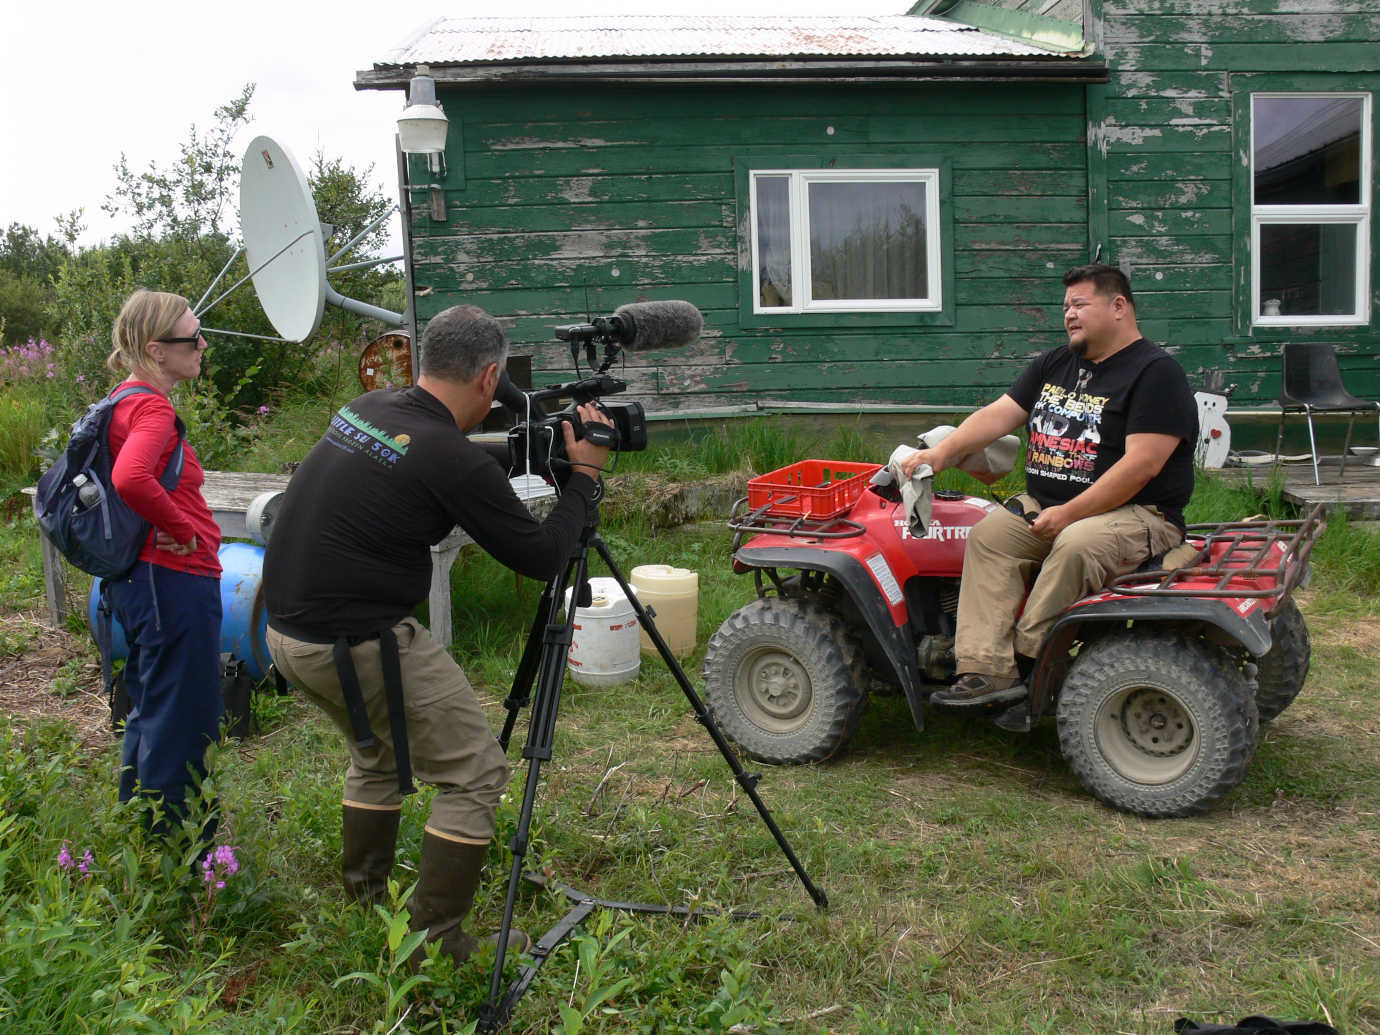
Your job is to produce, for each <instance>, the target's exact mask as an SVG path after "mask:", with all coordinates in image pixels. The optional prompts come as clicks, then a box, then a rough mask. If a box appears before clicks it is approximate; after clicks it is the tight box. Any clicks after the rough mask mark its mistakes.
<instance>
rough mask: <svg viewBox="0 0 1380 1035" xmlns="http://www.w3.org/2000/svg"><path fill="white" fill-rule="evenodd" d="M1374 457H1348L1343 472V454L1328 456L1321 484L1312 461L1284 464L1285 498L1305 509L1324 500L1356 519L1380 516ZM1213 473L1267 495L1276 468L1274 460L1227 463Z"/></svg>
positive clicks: (1376, 457) (1378, 472)
mask: <svg viewBox="0 0 1380 1035" xmlns="http://www.w3.org/2000/svg"><path fill="white" fill-rule="evenodd" d="M1372 460H1376V461H1380V455H1377V454H1372V455H1362V456H1351V457H1348V458H1347V462H1346V472H1345V475H1343V474H1342V471H1341V464H1340V462H1339V458H1338V457H1326V458H1325V462H1324V463H1322V464H1319V466H1318V472H1319V474H1320V475H1321V478H1322V484H1321V485H1315V484H1313V465H1312V463H1311V462H1310V461H1308V460H1306V459H1305V460H1304V461H1303V462H1302V463H1299V462H1291V463H1286V464H1282V465H1281V467H1280V470H1281V473H1282V474H1283V477H1284V498H1285V499H1286V500H1287V501H1288V502H1290V503H1292V504H1294V505H1295V506H1297V507H1298V508H1299V509H1300V510H1301V511H1304V512H1307V511H1309V510H1311V509H1312V508H1313V507H1315V506H1317V505H1318V504H1319V503H1323V504H1326V505H1327V506H1328V509H1334V508H1337V509H1341V510H1344V511H1345V512H1346V515H1347V517H1348V518H1351V519H1352V520H1356V521H1376V520H1380V466H1372V465H1371V461H1372ZM1212 473H1213V474H1214V475H1216V476H1218V477H1220V478H1223V479H1225V480H1227V481H1231V482H1235V483H1237V484H1241V485H1247V484H1249V485H1251V486H1253V487H1254V488H1255V489H1256V491H1257V492H1258V493H1259V494H1260V495H1262V496H1263V495H1265V493H1266V492H1267V491H1268V490H1269V487H1270V482H1271V479H1272V476H1273V469H1272V467H1271V465H1270V464H1263V465H1259V466H1254V467H1224V468H1222V469H1221V470H1216V471H1213V472H1212Z"/></svg>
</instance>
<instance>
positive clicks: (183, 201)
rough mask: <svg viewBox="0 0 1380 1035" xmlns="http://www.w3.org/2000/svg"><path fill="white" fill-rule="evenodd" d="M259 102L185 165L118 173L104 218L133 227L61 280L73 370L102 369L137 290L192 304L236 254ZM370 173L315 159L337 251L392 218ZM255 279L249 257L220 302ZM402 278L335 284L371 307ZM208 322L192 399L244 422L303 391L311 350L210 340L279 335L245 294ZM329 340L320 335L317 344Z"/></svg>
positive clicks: (189, 147)
mask: <svg viewBox="0 0 1380 1035" xmlns="http://www.w3.org/2000/svg"><path fill="white" fill-rule="evenodd" d="M253 95H254V86H253V84H249V85H247V86H245V87H244V89H243V90H242V91H241V92H240V94H239V96H238V97H236V98H235V99H233V100H232V101H230V102H229V103H227V104H224V105H221V106H220V107H218V108H217V109H216V110H215V114H214V119H213V123H212V126H211V128H210V129H209V130H207V131H205V132H203V131H200V130H198V129H197V127H195V126H192V127H191V128H190V129H189V131H188V134H187V137H186V139H185V140H184V141H183V142H182V144H180V145H179V152H178V158H177V159H176V160H175V161H173V162H172V163H170V164H168V165H159V164H158V163H156V162H149V163H148V165H147V167H146V168H145V169H144V170H143V171H142V172H135V171H134V170H133V169H131V167H130V164H129V161H128V159H127V158H126V157H125V156H123V155H122V156H121V158H120V161H119V162H118V163H117V165H116V167H115V176H116V185H115V188H114V190H113V191H112V192H111V194H110V195H109V197H108V198H107V199H106V203H105V205H104V209H105V211H106V212H108V213H110V214H111V215H113V216H116V217H117V218H119V219H121V220H123V221H124V222H126V223H127V224H129V225H130V226H131V227H132V229H131V230H130V231H128V232H127V233H124V234H121V235H119V236H117V237H116V238H115V239H114V240H112V241H111V242H110V243H108V244H104V245H100V246H98V247H95V248H90V249H85V250H82V251H79V252H77V253H76V254H73V255H70V256H69V257H68V259H67V261H66V262H65V263H64V264H63V266H62V268H61V270H60V271H59V274H58V277H57V296H58V297H57V306H56V315H58V316H60V317H61V318H62V320H63V340H64V348H65V349H67V350H68V351H69V352H70V354H71V361H72V362H73V363H74V364H77V365H79V366H80V367H81V368H84V369H88V370H89V369H95V368H96V367H98V366H99V364H100V363H102V362H103V361H104V357H105V354H106V352H107V351H108V349H109V346H108V344H107V343H108V341H109V333H110V325H111V323H112V321H113V320H114V317H115V315H116V313H117V312H118V311H119V307H120V305H121V304H122V302H123V300H124V299H125V297H126V296H127V295H128V294H129V292H130V291H132V290H133V289H134V288H135V287H137V286H140V285H143V286H147V287H151V288H156V289H159V290H165V291H176V292H178V293H180V294H183V295H185V296H186V297H187V298H188V299H190V300H191V301H192V302H193V304H195V303H197V301H198V300H199V299H200V298H201V295H202V293H203V292H204V291H205V290H206V288H207V286H208V285H210V284H211V282H212V280H213V278H214V277H215V276H216V275H217V274H218V273H219V272H220V271H221V270H222V268H224V267H225V265H226V263H227V262H229V260H230V258H231V256H232V255H233V254H234V253H235V249H236V247H237V246H238V244H239V225H238V224H239V220H238V212H237V208H236V201H237V197H238V191H239V171H240V155H238V154H236V153H235V152H234V151H232V150H231V145H232V143H233V141H234V138H235V136H236V134H237V132H238V131H239V129H240V128H241V127H242V126H244V125H246V124H247V123H248V121H249V115H248V112H249V105H250V102H251V100H252V98H253ZM371 172H372V168H366V169H365V170H364V171H363V172H362V173H361V172H358V171H356V170H355V169H353V168H351V167H350V166H348V165H346V164H345V163H343V162H341V161H340V160H339V159H330V158H327V157H326V156H324V155H321V154H318V155H317V156H316V160H315V162H314V165H313V168H312V173H311V175H310V176H309V182H310V184H311V186H312V189H313V192H314V193H315V195H316V200H317V205H318V212H319V215H320V217H321V218H322V220H323V221H325V222H328V223H332V224H334V225H335V227H336V231H335V233H334V234H333V235H332V241H334V242H335V245H334V246H335V247H339V246H340V245H341V244H343V243H345V242H346V241H348V240H349V239H350V238H351V237H353V236H354V235H355V234H356V233H358V232H359V231H360V230H362V229H363V228H364V227H365V226H366V225H367V224H368V223H369V222H370V221H371V220H372V219H374V218H377V217H378V215H380V214H381V213H382V212H383V211H384V210H386V208H387V202H386V201H385V200H384V199H383V197H382V196H381V195H380V194H378V193H377V192H376V191H374V190H373V189H372V188H371V187H370V186H369V183H368V178H369V176H370V173H371ZM73 218H75V217H73ZM385 238H386V231H385V230H383V229H381V228H380V229H376V230H375V231H374V232H373V233H371V234H370V235H368V236H367V237H366V238H365V239H364V240H362V241H361V242H360V243H359V244H358V245H356V246H355V248H354V249H353V250H352V253H351V254H352V256H355V255H360V254H362V253H363V252H365V251H366V250H368V249H371V248H372V249H377V248H378V247H379V246H380V245H381V244H382V242H383V241H384V240H385ZM341 261H347V260H346V259H344V258H342V260H341ZM247 272H248V267H247V264H246V262H245V260H244V258H243V256H241V257H240V258H239V259H237V260H236V261H235V262H234V264H233V265H232V266H231V267H230V268H229V270H228V271H227V272H226V279H225V281H223V282H222V284H221V285H220V287H218V288H217V289H216V290H217V293H219V292H220V291H223V290H224V288H225V287H227V286H229V285H230V284H233V283H234V282H235V281H236V280H238V279H239V278H240V277H242V276H244V275H245V274H246V273H247ZM399 279H400V278H399V276H398V274H397V273H396V272H386V271H373V270H352V271H347V272H346V273H343V274H340V275H338V276H337V277H336V278H333V280H334V282H335V283H336V284H337V285H338V286H339V287H340V289H341V290H342V291H344V292H345V293H346V294H350V295H352V296H354V297H362V298H366V299H369V300H370V301H376V300H377V299H379V298H380V296H381V295H382V294H384V293H386V291H387V289H388V288H389V287H390V282H393V283H396V282H397V281H399ZM395 290H396V289H395ZM208 301H209V299H208ZM380 304H386V303H385V302H380ZM204 323H205V326H206V327H207V329H208V330H209V331H212V333H210V334H209V338H210V341H211V348H210V351H209V352H208V354H207V359H206V365H205V370H206V373H207V378H205V379H204V380H205V381H209V382H210V385H209V386H207V385H204V384H203V385H202V386H201V387H199V388H197V389H196V390H198V391H203V392H204V391H206V390H207V388H208V387H210V386H213V387H214V390H215V393H216V396H217V398H218V399H219V400H220V401H221V406H222V407H223V408H224V409H225V410H227V411H240V412H248V411H250V410H252V409H254V408H256V407H258V406H260V405H261V404H263V403H264V402H266V401H269V400H270V399H272V398H273V396H274V394H275V393H276V392H277V391H279V390H280V389H282V388H284V387H286V386H297V385H300V384H301V382H302V377H303V375H304V373H305V372H306V369H307V368H308V366H309V364H310V362H311V358H312V353H313V349H314V346H315V342H306V343H303V344H301V345H299V344H296V343H288V342H278V341H272V340H263V339H261V338H254V337H239V336H236V335H233V334H219V335H217V334H215V333H214V330H215V329H221V330H223V331H234V332H241V333H242V334H250V335H263V336H266V337H272V336H273V335H274V333H275V332H274V330H273V328H272V326H271V325H270V324H269V323H268V320H267V319H266V318H265V317H264V315H263V312H262V310H261V309H260V307H259V304H258V301H257V299H256V298H255V297H254V293H253V291H252V290H250V289H249V288H248V287H243V288H240V289H239V290H237V291H235V292H234V293H233V294H231V295H230V296H229V297H227V298H225V299H224V300H223V301H220V302H219V303H217V305H216V306H215V308H214V309H212V310H210V311H209V312H207V313H206V315H205V321H204ZM323 332H326V333H327V334H329V337H325V338H324V340H326V341H330V340H332V339H336V340H341V341H349V340H352V339H355V338H357V337H359V336H360V333H361V320H360V318H359V317H355V316H350V315H348V314H342V313H337V312H334V311H331V319H330V322H329V323H327V324H323ZM322 338H323V335H320V334H319V335H318V337H317V340H322Z"/></svg>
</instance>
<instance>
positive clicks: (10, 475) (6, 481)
mask: <svg viewBox="0 0 1380 1035" xmlns="http://www.w3.org/2000/svg"><path fill="white" fill-rule="evenodd" d="M47 430H48V423H47V407H46V406H45V404H44V399H43V397H42V395H40V394H39V393H37V392H33V391H28V390H26V389H25V388H23V387H22V386H8V387H6V388H5V389H4V391H2V392H0V489H3V490H5V491H6V493H8V492H13V491H14V490H15V489H16V488H18V487H20V486H22V485H28V484H32V482H33V479H34V478H36V477H37V476H38V456H37V452H36V451H37V449H38V447H39V444H40V443H41V442H42V441H43V434H44V432H45V431H47Z"/></svg>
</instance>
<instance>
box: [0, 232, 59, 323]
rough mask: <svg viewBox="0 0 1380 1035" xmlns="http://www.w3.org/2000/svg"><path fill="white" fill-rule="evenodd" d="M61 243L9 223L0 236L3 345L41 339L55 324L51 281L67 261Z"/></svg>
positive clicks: (53, 295) (0, 300) (0, 296)
mask: <svg viewBox="0 0 1380 1035" xmlns="http://www.w3.org/2000/svg"><path fill="white" fill-rule="evenodd" d="M67 255H68V252H67V248H66V246H65V245H64V244H63V242H62V241H60V240H56V239H54V238H52V237H44V236H40V235H39V233H38V231H37V230H35V229H34V228H33V227H30V226H24V225H23V224H21V223H11V224H10V225H9V228H8V229H7V230H5V232H4V234H3V235H0V323H3V326H4V340H3V344H5V345H15V344H18V343H21V342H24V341H27V340H28V339H30V338H41V337H43V336H44V335H45V334H46V333H47V332H48V331H49V329H50V328H52V327H54V326H55V324H54V323H53V322H52V317H51V315H50V314H51V311H52V306H53V302H54V299H55V297H56V293H55V291H54V288H53V278H54V277H55V276H56V275H57V272H58V270H59V269H61V268H62V263H63V262H64V261H65V260H66V259H67Z"/></svg>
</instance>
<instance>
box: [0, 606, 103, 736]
mask: <svg viewBox="0 0 1380 1035" xmlns="http://www.w3.org/2000/svg"><path fill="white" fill-rule="evenodd" d="M0 644H3V646H4V653H3V656H0V709H3V711H4V713H5V714H6V715H10V716H13V717H16V718H20V719H25V720H33V719H65V720H67V721H68V722H70V723H72V725H73V726H75V727H76V729H77V732H78V733H79V734H80V736H81V739H82V744H83V745H84V746H85V747H87V748H88V749H90V750H91V751H93V752H94V751H98V750H100V749H102V748H104V747H105V746H106V745H108V744H109V743H110V741H111V732H110V709H109V707H108V706H107V704H106V700H105V695H104V693H102V689H101V669H100V662H99V660H97V658H96V656H95V652H94V650H93V649H92V647H91V645H90V644H89V643H88V642H86V641H85V640H83V639H82V638H80V637H77V636H74V635H72V634H71V633H69V632H67V631H66V630H63V629H57V630H54V629H49V628H47V627H45V626H44V625H43V624H42V623H41V622H39V620H38V617H37V615H35V614H32V613H26V612H22V611H21V612H17V613H13V614H5V615H0Z"/></svg>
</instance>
